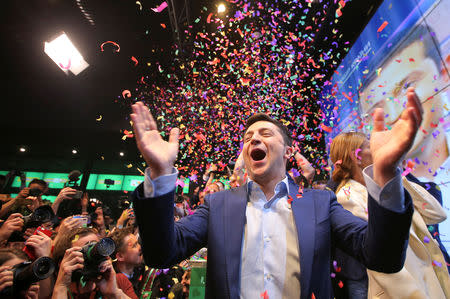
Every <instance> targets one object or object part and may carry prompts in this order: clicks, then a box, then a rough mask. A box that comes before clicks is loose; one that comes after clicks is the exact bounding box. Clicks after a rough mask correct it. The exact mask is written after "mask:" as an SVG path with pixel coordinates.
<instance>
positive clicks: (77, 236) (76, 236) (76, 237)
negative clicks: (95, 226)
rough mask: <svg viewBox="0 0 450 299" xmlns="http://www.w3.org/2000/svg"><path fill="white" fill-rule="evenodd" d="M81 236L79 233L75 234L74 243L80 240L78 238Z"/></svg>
mask: <svg viewBox="0 0 450 299" xmlns="http://www.w3.org/2000/svg"><path fill="white" fill-rule="evenodd" d="M79 238H80V236H79V235H75V238H73V240H72V243H74V242H76V241H78V239H79Z"/></svg>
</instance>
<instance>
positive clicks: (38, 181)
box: [28, 179, 48, 189]
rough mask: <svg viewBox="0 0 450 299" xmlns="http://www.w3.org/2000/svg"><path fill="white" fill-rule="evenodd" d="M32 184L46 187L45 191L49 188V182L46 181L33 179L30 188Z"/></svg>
mask: <svg viewBox="0 0 450 299" xmlns="http://www.w3.org/2000/svg"><path fill="white" fill-rule="evenodd" d="M31 184H38V185H40V186H42V187H44V189H47V187H48V184H47V182H46V181H44V180H40V179H32V180H31V182H30V183H29V184H28V187H30V186H31Z"/></svg>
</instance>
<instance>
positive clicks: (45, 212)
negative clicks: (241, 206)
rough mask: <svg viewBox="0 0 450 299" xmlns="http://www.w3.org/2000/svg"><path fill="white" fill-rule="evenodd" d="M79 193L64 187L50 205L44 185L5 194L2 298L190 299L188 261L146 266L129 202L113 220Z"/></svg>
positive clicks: (0, 235)
mask: <svg viewBox="0 0 450 299" xmlns="http://www.w3.org/2000/svg"><path fill="white" fill-rule="evenodd" d="M79 191H80V190H77V189H75V188H72V187H65V188H63V189H61V190H60V192H59V194H58V196H57V197H56V199H55V200H54V201H53V202H50V201H47V200H43V199H42V196H43V195H45V194H46V193H47V192H48V184H47V183H46V182H45V181H44V180H40V179H33V180H32V181H31V182H30V183H29V184H28V186H27V187H25V188H23V189H22V190H20V192H19V194H18V195H17V196H16V197H14V198H11V197H9V196H7V195H8V194H5V196H4V197H3V198H4V199H3V200H2V202H3V204H2V207H1V210H0V218H1V219H2V220H1V223H0V225H1V226H0V297H1V298H13V297H14V298H188V294H189V284H190V272H191V266H190V264H189V260H185V261H182V262H181V263H178V264H175V265H172V266H171V267H168V268H165V269H155V268H150V267H148V266H146V265H145V263H144V260H143V257H142V249H141V245H140V242H139V229H138V227H137V224H136V221H135V216H134V211H133V208H132V204H131V202H129V201H125V202H122V204H121V207H122V208H123V210H122V213H121V215H120V217H118V219H113V217H112V215H110V214H111V213H109V212H108V211H109V210H110V209H109V207H107V206H106V205H105V204H103V203H102V202H101V201H99V200H93V199H90V198H89V196H88V193H87V192H83V195H82V196H80V197H77V195H76V194H77V192H79ZM180 198H182V197H181V195H180ZM185 202H187V201H185ZM176 208H177V205H174V210H176ZM190 209H195V206H194V207H191V206H188V210H190ZM186 215H187V214H186ZM183 216H185V215H183ZM202 257H205V254H203V256H202ZM171 294H172V295H171Z"/></svg>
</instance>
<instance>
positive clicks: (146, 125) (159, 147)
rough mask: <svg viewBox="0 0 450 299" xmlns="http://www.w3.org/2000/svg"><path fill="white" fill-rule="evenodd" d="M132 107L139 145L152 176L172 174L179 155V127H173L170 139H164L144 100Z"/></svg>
mask: <svg viewBox="0 0 450 299" xmlns="http://www.w3.org/2000/svg"><path fill="white" fill-rule="evenodd" d="M131 108H132V110H133V113H132V114H131V119H132V121H133V130H134V134H135V136H136V143H137V147H138V149H139V151H140V152H141V154H142V156H143V157H144V159H145V162H146V163H147V165H148V167H150V169H151V178H152V179H155V178H157V177H159V176H162V175H165V174H170V173H171V172H172V167H173V165H174V162H175V160H176V158H177V155H178V136H179V134H180V131H179V129H178V128H173V129H172V130H171V131H170V136H169V141H168V142H167V141H164V140H163V139H162V137H161V135H160V133H159V131H158V128H157V126H156V122H155V120H154V119H153V116H152V115H151V114H150V111H149V110H148V108H147V107H146V106H145V105H144V104H143V103H142V102H137V103H136V104H133V105H131Z"/></svg>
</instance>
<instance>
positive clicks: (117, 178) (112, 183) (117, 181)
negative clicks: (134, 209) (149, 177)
mask: <svg viewBox="0 0 450 299" xmlns="http://www.w3.org/2000/svg"><path fill="white" fill-rule="evenodd" d="M123 179H124V176H123V175H117V174H99V175H98V176H97V184H96V185H95V189H96V190H111V191H119V190H122V184H123Z"/></svg>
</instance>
